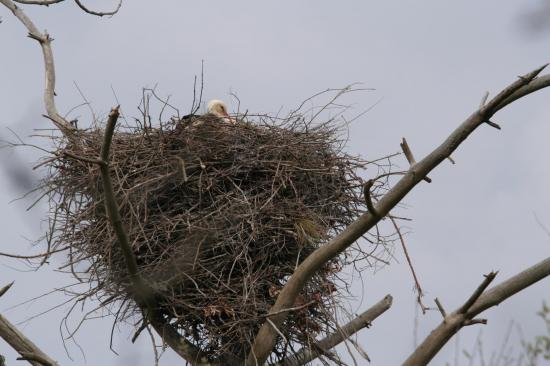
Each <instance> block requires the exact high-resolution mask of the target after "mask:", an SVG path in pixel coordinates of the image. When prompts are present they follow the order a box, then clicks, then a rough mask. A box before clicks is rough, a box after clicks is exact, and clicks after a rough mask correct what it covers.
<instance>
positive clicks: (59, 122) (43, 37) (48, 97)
mask: <svg viewBox="0 0 550 366" xmlns="http://www.w3.org/2000/svg"><path fill="white" fill-rule="evenodd" d="M0 3H1V4H3V5H4V6H5V7H7V8H8V9H10V10H11V12H12V13H13V15H15V17H16V18H17V19H19V21H20V22H21V23H22V24H23V25H24V26H25V27H26V28H27V30H28V31H29V37H30V38H32V39H34V40H36V41H37V42H38V43H39V44H40V47H41V48H42V54H43V56H44V67H45V73H46V86H45V89H44V105H45V107H46V113H47V114H48V117H49V118H50V119H51V120H52V121H53V122H54V124H55V125H56V127H57V128H59V129H60V130H61V132H62V133H63V134H65V135H67V134H68V133H69V132H71V131H73V130H74V127H73V126H71V124H70V123H69V122H68V121H67V120H66V119H65V118H63V117H62V116H61V115H60V114H59V113H58V112H57V108H56V106H55V100H54V97H55V66H54V62H53V52H52V47H51V42H52V38H51V37H50V36H49V34H48V33H47V32H44V33H43V34H42V33H40V32H39V31H38V28H36V26H35V25H34V23H33V22H32V21H31V20H30V18H29V17H27V16H26V15H25V13H23V11H22V10H21V9H20V8H19V7H18V6H17V5H15V4H14V3H13V1H12V0H0Z"/></svg>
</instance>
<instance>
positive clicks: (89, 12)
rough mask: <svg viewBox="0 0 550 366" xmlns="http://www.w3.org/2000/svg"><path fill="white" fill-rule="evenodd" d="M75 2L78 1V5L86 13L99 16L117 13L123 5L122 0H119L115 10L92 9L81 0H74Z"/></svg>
mask: <svg viewBox="0 0 550 366" xmlns="http://www.w3.org/2000/svg"><path fill="white" fill-rule="evenodd" d="M74 2H75V3H76V5H78V7H79V8H80V9H82V10H84V11H85V12H86V13H88V14H92V15H96V16H98V17H103V16H106V15H115V14H116V13H118V11H119V10H120V7H121V6H122V0H119V1H118V4H117V6H116V7H115V9H114V10H111V11H94V10H90V9H88V8H87V7H86V6H84V4H82V2H81V1H80V0H74Z"/></svg>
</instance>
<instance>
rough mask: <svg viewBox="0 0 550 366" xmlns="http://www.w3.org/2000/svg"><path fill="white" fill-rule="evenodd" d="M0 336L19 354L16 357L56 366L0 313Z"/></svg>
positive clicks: (45, 365) (1, 293) (3, 289)
mask: <svg viewBox="0 0 550 366" xmlns="http://www.w3.org/2000/svg"><path fill="white" fill-rule="evenodd" d="M12 284H13V282H12V283H10V284H9V285H7V286H5V287H4V288H2V289H1V290H0V296H2V295H3V294H5V293H6V291H8V290H9V288H10V287H11V285H12ZM0 337H1V338H2V339H4V340H5V341H6V343H8V344H9V345H10V346H11V347H12V348H13V349H14V350H15V351H17V353H19V354H20V355H21V357H20V358H18V359H20V360H26V361H28V362H29V363H30V364H31V365H33V366H58V363H57V362H55V361H54V360H53V359H51V358H50V357H49V356H48V355H46V354H45V353H44V352H42V350H41V349H40V348H38V347H37V346H36V345H35V344H34V343H32V342H31V341H30V340H29V339H28V338H27V337H25V335H23V333H21V332H20V331H19V330H18V329H17V328H16V327H15V326H14V325H13V324H12V323H10V322H9V321H8V320H7V319H6V318H4V317H3V316H2V315H0Z"/></svg>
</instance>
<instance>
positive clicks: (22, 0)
mask: <svg viewBox="0 0 550 366" xmlns="http://www.w3.org/2000/svg"><path fill="white" fill-rule="evenodd" d="M13 1H15V2H16V3H19V4H25V5H45V6H49V5H53V4H57V3H61V2H63V1H65V0H13Z"/></svg>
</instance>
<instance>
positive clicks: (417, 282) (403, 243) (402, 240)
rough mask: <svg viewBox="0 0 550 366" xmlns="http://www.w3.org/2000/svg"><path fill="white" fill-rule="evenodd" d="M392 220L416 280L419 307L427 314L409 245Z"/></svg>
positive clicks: (392, 220)
mask: <svg viewBox="0 0 550 366" xmlns="http://www.w3.org/2000/svg"><path fill="white" fill-rule="evenodd" d="M390 220H391V222H392V224H393V227H394V228H395V231H396V232H397V235H398V237H399V241H400V242H401V247H402V248H403V253H404V254H405V258H406V259H407V264H408V265H409V268H410V270H411V273H412V275H413V279H414V287H415V288H416V291H417V292H418V296H417V298H416V300H417V302H418V305H420V308H421V309H422V313H423V314H426V311H427V310H429V308H428V307H427V306H426V305H424V303H423V302H422V298H423V297H424V291H423V290H422V286H420V281H418V277H417V276H416V271H415V270H414V266H413V264H412V260H411V256H410V255H409V251H408V250H407V245H406V244H405V239H404V238H403V235H402V234H401V230H400V229H399V226H398V225H397V223H396V222H395V220H394V219H393V218H392V217H390Z"/></svg>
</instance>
